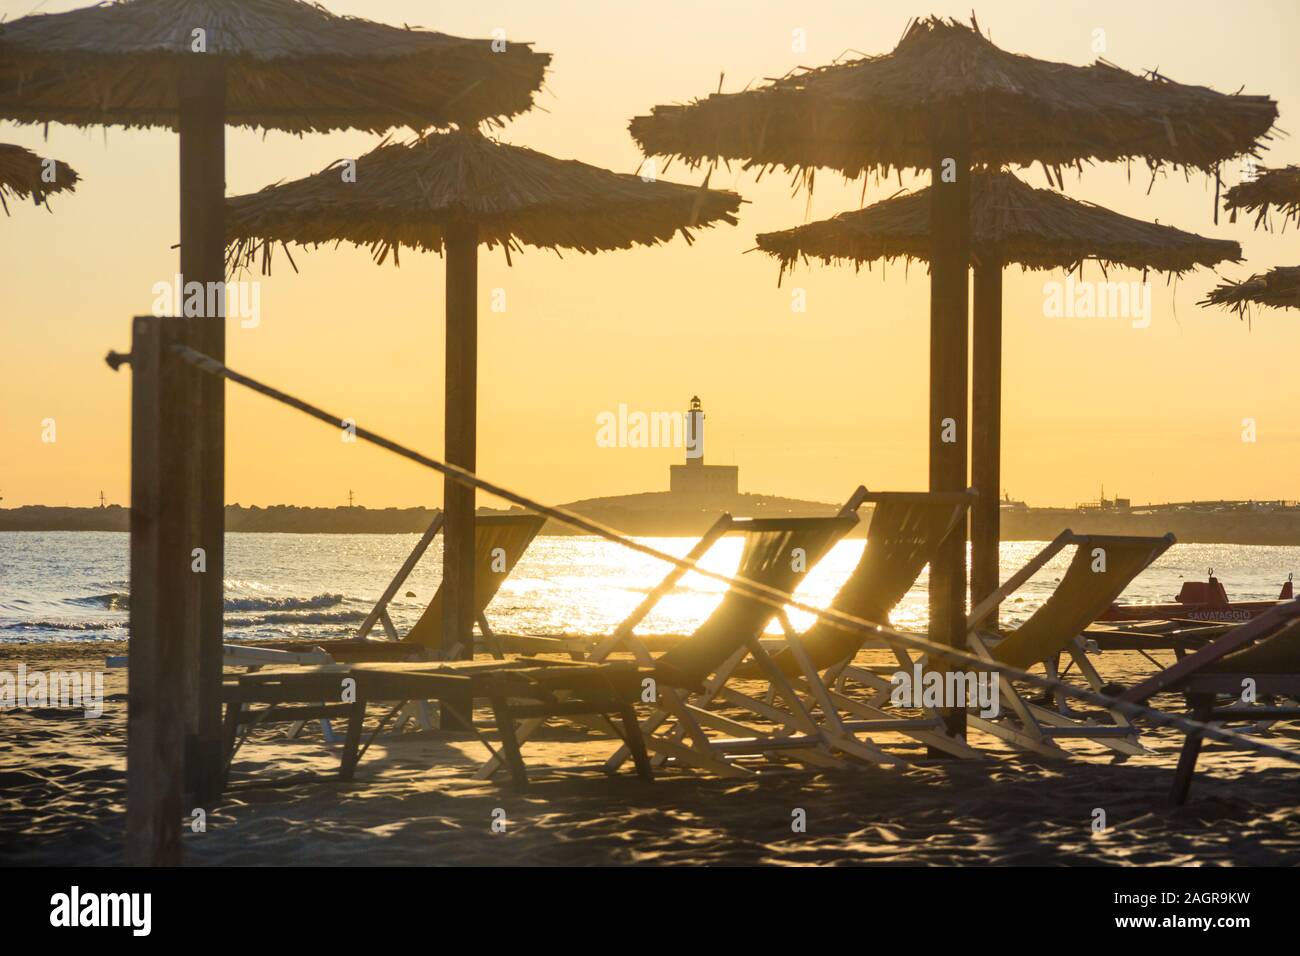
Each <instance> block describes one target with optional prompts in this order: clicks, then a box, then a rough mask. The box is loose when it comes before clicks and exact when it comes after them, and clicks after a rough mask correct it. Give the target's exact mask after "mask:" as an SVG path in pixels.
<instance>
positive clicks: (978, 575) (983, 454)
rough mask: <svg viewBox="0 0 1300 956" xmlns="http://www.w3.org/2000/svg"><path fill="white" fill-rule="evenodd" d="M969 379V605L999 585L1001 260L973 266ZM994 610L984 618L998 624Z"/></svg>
mask: <svg viewBox="0 0 1300 956" xmlns="http://www.w3.org/2000/svg"><path fill="white" fill-rule="evenodd" d="M974 273H975V281H974V294H973V298H974V303H973V309H972V311H973V313H974V320H973V332H972V338H973V340H974V345H973V346H972V352H973V353H974V356H973V360H972V363H971V364H972V366H973V368H972V372H971V375H972V380H971V406H972V407H971V422H972V425H971V476H972V481H973V483H974V485H975V487H976V489H977V490H978V491H979V493H980V496H979V498H978V499H977V500H976V501H975V503H974V505H972V507H971V521H970V540H971V549H970V550H971V569H970V593H971V604H972V605H976V604H979V602H980V601H982V600H984V599H985V598H986V597H988V596H989V595H990V594H992V593H993V592H994V591H996V590H997V589H998V584H999V583H1000V581H999V578H1000V577H1001V574H1000V571H999V557H998V555H999V540H998V539H999V534H1000V527H999V517H1000V510H999V509H1000V508H1001V503H1000V501H999V499H1000V497H1001V494H1002V492H1001V488H1002V469H1001V463H1000V458H1001V455H1002V263H1001V262H1000V261H996V260H990V261H980V262H978V263H977V264H976V266H975V268H974ZM997 613H998V612H997V610H996V609H995V610H994V611H993V614H992V616H991V617H990V618H988V619H987V620H986V621H985V626H986V627H992V628H996V627H997V624H998V620H997Z"/></svg>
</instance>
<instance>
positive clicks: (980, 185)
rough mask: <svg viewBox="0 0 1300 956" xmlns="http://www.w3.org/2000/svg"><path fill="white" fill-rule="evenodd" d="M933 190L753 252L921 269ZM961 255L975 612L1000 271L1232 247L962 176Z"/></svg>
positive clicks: (989, 504) (1183, 258) (997, 353)
mask: <svg viewBox="0 0 1300 956" xmlns="http://www.w3.org/2000/svg"><path fill="white" fill-rule="evenodd" d="M933 189H934V187H927V188H925V189H922V190H919V191H918V192H914V193H908V194H905V195H900V196H895V197H893V198H890V199H886V200H884V201H883V202H878V203H876V204H874V205H872V206H869V207H867V208H866V209H860V210H857V211H854V212H846V213H842V214H840V215H838V216H836V217H834V218H833V219H825V220H822V221H821V222H813V223H809V224H808V225H805V226H799V227H797V228H795V229H786V230H783V231H781V232H769V233H763V234H761V235H759V237H758V248H759V249H761V250H762V251H763V252H766V253H768V254H770V255H772V256H774V257H776V258H777V259H778V260H780V263H781V274H782V275H784V274H785V271H786V270H787V269H789V268H791V267H792V266H793V265H794V263H795V262H797V261H798V260H800V259H802V260H804V261H805V262H807V261H808V260H812V259H816V260H820V261H821V262H822V263H824V264H827V265H829V264H832V263H839V262H852V263H853V264H854V266H855V268H860V267H861V266H862V265H863V263H871V262H873V261H874V260H877V259H883V260H885V261H889V260H892V259H895V258H902V259H905V260H908V261H910V260H913V259H919V260H922V261H929V259H930V256H931V254H932V251H933V246H934V244H933V242H932V241H931V237H930V215H931V211H930V206H931V199H932V194H933ZM970 246H971V267H972V269H973V270H974V273H975V278H974V288H975V292H974V298H975V302H974V330H973V336H972V337H973V339H974V351H975V360H974V380H973V382H972V388H971V391H972V393H973V406H974V407H973V409H972V419H973V420H972V425H971V433H972V441H971V475H972V478H973V481H974V484H975V486H976V487H977V488H979V489H981V490H982V491H983V492H985V493H984V494H982V495H981V497H980V499H979V500H978V501H977V502H976V505H975V507H974V509H973V510H972V512H971V602H972V604H978V603H979V602H980V601H981V600H983V599H984V598H985V597H987V596H988V595H989V594H991V593H993V591H995V590H996V589H997V587H998V583H999V575H998V538H999V527H998V525H999V520H998V519H999V504H998V489H999V488H1001V486H1002V478H1001V465H1000V462H1001V444H1002V378H1001V376H1002V356H1001V352H1002V270H1003V269H1004V268H1005V267H1006V266H1009V265H1020V266H1021V267H1022V268H1025V269H1066V270H1070V269H1074V268H1075V267H1080V268H1081V267H1082V264H1083V262H1084V261H1085V260H1094V261H1097V262H1099V263H1100V264H1101V266H1102V268H1103V269H1105V268H1108V267H1110V266H1125V267H1127V268H1131V269H1141V270H1143V272H1146V271H1147V270H1156V271H1159V272H1168V273H1173V274H1175V275H1178V274H1181V273H1183V272H1185V271H1187V270H1189V269H1193V268H1196V267H1197V266H1213V265H1214V264H1216V263H1218V262H1222V261H1224V260H1231V261H1237V260H1239V259H1240V258H1241V246H1240V245H1238V244H1237V243H1236V242H1231V241H1229V240H1226V239H1207V238H1205V237H1203V236H1198V235H1195V234H1193V233H1190V232H1183V231H1182V230H1180V229H1175V228H1173V227H1172V226H1161V225H1157V224H1155V223H1150V222H1144V221H1142V220H1140V219H1134V218H1132V217H1130V216H1125V215H1121V214H1120V213H1117V212H1112V211H1111V210H1109V209H1104V208H1102V207H1101V206H1097V205H1094V204H1092V203H1087V202H1080V201H1078V200H1075V199H1070V198H1069V197H1067V196H1065V195H1063V194H1062V193H1059V192H1056V191H1055V190H1051V189H1034V188H1033V187H1031V186H1028V185H1026V184H1025V183H1024V182H1022V181H1021V180H1019V179H1017V178H1016V177H1015V176H1013V175H1012V174H1011V173H1009V172H1004V171H999V172H986V171H978V172H973V173H972V176H971V213H970ZM994 620H996V618H994Z"/></svg>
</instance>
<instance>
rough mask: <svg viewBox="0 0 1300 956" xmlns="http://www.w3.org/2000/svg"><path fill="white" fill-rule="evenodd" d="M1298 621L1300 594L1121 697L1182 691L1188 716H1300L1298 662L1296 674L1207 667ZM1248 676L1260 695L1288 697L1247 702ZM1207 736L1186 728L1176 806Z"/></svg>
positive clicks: (1217, 719)
mask: <svg viewBox="0 0 1300 956" xmlns="http://www.w3.org/2000/svg"><path fill="white" fill-rule="evenodd" d="M1297 621H1300V600H1296V601H1291V602H1289V603H1287V604H1282V605H1279V606H1277V607H1275V608H1270V609H1269V610H1268V611H1265V612H1264V613H1263V614H1261V615H1259V616H1258V617H1256V618H1254V619H1252V620H1250V621H1247V622H1246V623H1244V624H1240V625H1238V626H1236V627H1234V628H1232V629H1231V630H1230V631H1228V632H1227V633H1225V634H1223V635H1222V636H1220V637H1218V638H1216V639H1215V640H1213V641H1211V642H1210V643H1208V644H1206V645H1205V646H1204V647H1202V648H1200V649H1199V650H1197V651H1195V652H1194V653H1191V654H1188V655H1186V656H1185V657H1182V658H1180V659H1179V660H1178V661H1177V662H1176V663H1175V664H1173V665H1172V666H1170V667H1167V668H1165V669H1164V670H1162V671H1160V672H1159V673H1157V674H1155V675H1153V676H1151V677H1149V678H1147V679H1146V680H1145V681H1143V682H1142V683H1140V684H1138V685H1136V686H1134V687H1132V688H1130V689H1129V690H1127V691H1125V692H1124V694H1123V695H1122V699H1123V700H1124V701H1126V702H1128V703H1134V704H1145V703H1147V702H1148V701H1150V699H1151V698H1152V697H1154V696H1155V695H1156V694H1159V693H1161V692H1163V691H1181V692H1182V693H1183V695H1184V696H1185V698H1186V700H1187V705H1188V709H1189V711H1190V714H1189V716H1190V717H1191V718H1192V719H1193V720H1195V721H1198V722H1200V723H1203V724H1208V723H1233V722H1245V723H1254V722H1256V721H1260V720H1265V721H1267V722H1269V723H1272V722H1274V721H1277V720H1300V666H1298V667H1297V673H1293V674H1286V673H1280V674H1279V673H1248V672H1245V671H1241V672H1237V671H1223V670H1218V669H1216V670H1212V671H1211V670H1209V669H1208V668H1209V667H1210V665H1212V664H1215V663H1216V662H1217V661H1219V660H1220V659H1221V658H1224V657H1227V656H1228V655H1229V654H1231V653H1232V652H1234V651H1238V650H1242V649H1244V648H1246V647H1247V646H1248V645H1250V644H1252V643H1256V642H1264V641H1267V640H1268V639H1269V638H1271V637H1273V636H1275V635H1276V634H1277V633H1279V632H1280V631H1282V630H1283V629H1285V628H1287V627H1289V626H1294V625H1295V623H1296V622H1297ZM1246 678H1250V679H1251V680H1252V681H1253V682H1254V685H1255V693H1256V695H1257V696H1258V697H1264V698H1277V697H1280V698H1283V700H1284V701H1285V703H1282V704H1281V705H1278V704H1275V703H1268V704H1246V703H1244V702H1243V701H1242V689H1243V683H1244V681H1245V679H1246ZM1225 699H1226V700H1225ZM1203 740H1204V737H1203V735H1202V734H1201V733H1198V732H1196V731H1188V732H1187V735H1186V738H1185V740H1184V742H1183V747H1182V750H1181V752H1180V753H1179V755H1178V768H1177V769H1176V770H1175V772H1174V780H1173V784H1172V786H1171V787H1170V790H1169V802H1170V803H1171V804H1173V805H1175V806H1181V805H1182V804H1184V803H1186V802H1187V797H1188V794H1189V792H1190V791H1191V786H1192V777H1193V776H1194V775H1195V773H1196V762H1197V760H1198V758H1199V757H1200V753H1201V745H1202V743H1203Z"/></svg>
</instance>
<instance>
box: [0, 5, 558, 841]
mask: <svg viewBox="0 0 1300 956" xmlns="http://www.w3.org/2000/svg"><path fill="white" fill-rule="evenodd" d="M494 47H497V48H498V49H494ZM499 47H500V44H499V43H497V42H495V41H491V40H470V39H462V38H460V37H452V36H447V35H444V34H441V33H433V32H428V31H424V30H413V29H406V28H398V27H392V26H387V25H384V24H380V23H372V22H370V21H368V20H362V19H357V18H353V17H341V16H335V15H334V14H331V13H329V12H328V11H327V10H325V9H324V8H322V7H320V6H319V5H317V4H314V3H304V2H299V0H126V2H122V3H112V4H102V5H98V6H93V7H87V8H83V9H79V10H74V11H71V12H68V13H60V14H47V15H35V16H28V17H23V18H21V19H18V20H15V21H13V22H12V23H7V24H3V25H0V118H3V119H11V120H16V121H18V122H23V123H48V122H61V123H73V124H77V125H114V126H126V127H138V126H162V127H166V128H169V129H175V130H176V131H177V132H178V133H179V139H180V194H181V223H180V226H181V228H180V246H181V252H180V260H181V261H180V272H181V274H182V276H183V278H184V281H185V283H186V284H187V285H188V284H189V283H193V282H198V283H202V284H203V285H204V286H205V287H211V286H209V284H216V283H221V282H222V281H223V280H224V278H225V275H224V258H225V236H224V228H223V226H222V220H221V217H222V200H223V198H224V193H225V126H226V124H227V123H230V124H233V125H236V126H245V127H253V128H261V129H276V130H285V131H288V132H293V133H305V132H325V131H329V130H335V129H364V130H370V131H373V132H382V131H384V130H388V129H391V128H393V127H395V126H410V127H413V128H416V129H423V128H425V127H428V126H447V125H450V124H453V123H477V122H480V121H485V120H486V121H493V120H499V119H501V118H505V117H509V116H513V115H515V114H518V113H521V112H523V111H524V110H527V109H528V108H529V107H530V106H531V104H532V96H533V94H534V92H535V91H536V90H537V89H538V88H539V86H540V85H541V82H542V79H543V75H544V73H545V69H546V66H547V64H548V62H549V60H550V57H549V55H548V54H543V53H537V52H534V51H533V50H532V49H531V48H530V47H529V45H528V44H524V43H509V44H507V45H506V48H505V49H504V50H499ZM221 311H222V312H223V313H224V309H223V310H221ZM206 318H207V319H209V320H210V321H206V322H200V323H199V325H200V326H202V327H203V328H202V331H201V332H200V333H199V337H198V340H197V343H196V344H197V346H198V348H200V349H201V350H202V351H204V352H207V353H208V354H210V355H212V356H214V357H216V358H218V359H224V355H225V330H224V322H222V321H221V319H220V316H206ZM190 374H191V375H192V378H193V381H194V383H195V384H194V388H196V389H198V390H199V395H200V399H201V407H202V409H203V420H202V422H201V424H200V430H201V434H202V443H203V449H204V454H203V459H204V460H203V461H202V462H201V463H200V464H199V466H198V467H201V468H202V475H203V480H202V481H201V482H200V484H199V488H200V489H201V491H200V492H199V497H200V502H199V505H198V510H199V518H198V523H199V528H200V533H199V537H200V539H201V543H202V545H203V547H204V548H205V550H206V555H207V571H206V573H205V574H203V575H197V576H195V575H192V576H191V577H198V578H199V579H200V580H199V583H197V584H187V585H186V586H185V588H184V590H185V592H186V593H188V591H189V590H190V589H196V590H197V594H196V595H195V596H194V602H195V603H194V605H193V606H194V607H196V608H197V610H196V617H197V621H198V623H197V625H196V633H195V634H194V635H193V636H192V637H187V638H186V639H185V642H186V643H187V645H188V644H190V643H193V644H194V650H193V657H194V658H195V660H193V661H192V662H191V663H190V664H189V665H188V666H187V667H186V673H187V675H189V676H188V677H187V679H191V678H192V679H193V680H194V681H195V684H194V685H193V686H190V687H187V690H188V693H187V703H188V705H189V710H188V712H187V714H186V718H187V720H186V723H187V731H188V735H189V747H190V752H191V754H192V755H193V758H194V759H192V760H187V762H186V765H187V768H191V769H187V771H186V773H187V777H189V783H190V785H191V789H192V790H193V792H194V793H196V794H197V795H198V796H199V797H200V798H203V799H206V798H207V797H209V796H215V795H216V794H217V793H218V792H219V775H220V767H221V734H220V730H221V727H220V703H219V694H220V681H221V632H222V605H223V601H222V574H223V569H224V560H223V541H222V538H223V531H224V510H223V508H224V480H223V475H224V460H225V455H224V432H225V427H224V424H225V405H224V389H223V388H222V383H221V381H220V380H218V379H213V378H211V377H207V376H203V375H201V374H200V373H195V372H192V373H190ZM180 583H181V582H178V587H179V586H180ZM194 768H197V769H194ZM173 816H174V815H173ZM172 829H174V827H172ZM168 839H169V840H170V839H172V838H168ZM176 839H178V838H176ZM169 852H170V851H169ZM176 852H179V851H178V850H177V851H176Z"/></svg>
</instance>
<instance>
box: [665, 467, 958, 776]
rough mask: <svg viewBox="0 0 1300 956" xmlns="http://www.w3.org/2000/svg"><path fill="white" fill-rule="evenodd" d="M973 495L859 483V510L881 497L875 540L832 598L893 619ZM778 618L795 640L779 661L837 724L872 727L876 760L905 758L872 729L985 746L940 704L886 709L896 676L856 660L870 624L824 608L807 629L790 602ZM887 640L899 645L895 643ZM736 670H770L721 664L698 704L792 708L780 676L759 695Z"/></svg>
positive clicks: (841, 605)
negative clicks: (902, 711)
mask: <svg viewBox="0 0 1300 956" xmlns="http://www.w3.org/2000/svg"><path fill="white" fill-rule="evenodd" d="M974 497H975V493H974V491H965V492H956V493H937V492H870V491H868V490H867V489H866V488H865V487H859V488H858V490H857V491H856V492H855V493H854V495H853V497H852V498H850V499H849V502H848V503H847V504H846V505H845V508H846V509H848V510H852V511H857V509H858V508H860V507H861V506H862V505H863V504H866V503H871V504H873V505H874V507H873V509H872V512H871V519H870V524H869V526H868V531H867V542H866V545H865V546H864V548H863V550H862V557H861V559H860V560H859V561H858V564H857V566H856V567H855V568H854V569H853V572H852V573H851V574H850V575H849V577H848V579H847V580H845V582H844V584H843V585H841V586H840V589H839V591H838V592H837V593H836V595H835V598H834V600H833V601H832V602H831V608H832V609H833V610H835V611H839V612H840V613H843V614H847V615H850V616H853V617H857V618H861V619H863V620H866V621H870V622H872V623H881V624H887V623H888V622H889V615H890V612H891V611H892V610H893V609H894V607H895V606H896V605H897V604H898V602H899V601H901V600H902V599H903V597H904V596H905V595H906V594H907V592H908V591H910V590H911V588H912V586H913V585H914V584H915V583H916V580H917V578H918V577H920V574H921V571H922V570H924V568H925V567H926V565H928V564H929V563H930V560H931V558H933V556H934V555H935V553H936V552H937V550H938V548H939V546H940V545H941V544H942V543H943V541H944V540H945V539H946V538H947V537H948V535H949V533H950V532H951V531H952V530H953V529H954V528H955V527H956V526H957V525H958V524H959V523H960V522H961V521H962V519H963V518H964V517H965V515H966V510H967V508H968V507H969V505H970V503H971V501H973V500H974ZM777 618H778V620H779V621H780V623H781V626H782V629H783V631H784V632H785V634H786V635H787V636H788V638H789V639H790V640H789V643H788V644H787V646H785V647H783V648H781V649H780V650H778V651H777V652H776V653H775V654H773V655H772V661H773V663H774V664H775V665H776V666H777V667H778V668H779V669H780V670H781V672H782V673H783V674H784V675H785V676H786V677H787V678H789V679H790V681H791V683H792V684H793V685H794V686H795V687H796V689H797V690H799V691H800V692H801V693H802V694H803V695H804V699H803V703H804V705H805V707H806V708H807V709H808V710H809V711H811V712H813V713H817V712H820V713H821V717H822V719H823V720H825V721H829V722H830V724H831V728H832V730H833V731H834V733H836V734H837V735H842V734H850V735H854V736H857V735H866V737H867V739H866V740H864V741H863V742H864V744H866V745H867V746H868V747H869V748H870V749H869V750H868V752H869V753H870V754H871V755H872V757H873V759H875V760H876V761H877V762H888V763H894V762H896V761H895V760H894V759H892V758H891V759H889V760H887V761H886V760H882V759H881V751H880V750H879V747H878V745H877V744H875V742H874V741H871V740H870V735H871V734H872V733H887V732H896V733H902V734H904V735H906V736H909V737H912V738H914V739H915V740H917V741H919V742H921V743H924V744H926V745H927V746H929V747H934V748H936V749H939V750H943V751H945V752H947V753H951V754H953V755H954V756H960V757H968V758H977V757H979V756H980V755H979V754H978V753H977V752H976V751H975V750H973V749H972V748H971V747H970V746H969V745H967V744H966V742H965V741H963V740H961V739H960V738H956V737H952V736H950V735H949V734H948V733H947V732H946V731H945V730H944V724H943V717H942V715H941V714H940V713H939V712H938V711H937V710H934V709H931V708H923V709H922V711H923V712H922V716H920V717H916V718H908V717H899V715H898V714H897V713H890V712H888V711H886V710H884V709H883V706H882V701H881V699H880V698H881V697H887V696H888V692H889V690H890V689H892V685H891V684H890V682H889V680H888V679H886V678H884V677H882V676H880V675H878V674H876V673H875V672H873V671H870V670H867V669H865V668H861V667H856V666H854V665H853V659H854V657H855V656H856V655H857V654H858V652H859V651H860V650H862V648H863V645H864V643H865V638H864V635H863V634H862V633H861V632H859V631H849V630H845V629H843V628H840V627H836V626H835V625H834V624H832V623H830V621H828V620H827V619H826V618H824V617H820V618H818V619H817V621H816V622H814V623H813V625H812V626H811V627H810V628H809V629H808V630H807V631H805V632H804V633H802V634H797V633H796V632H795V630H794V627H793V625H792V624H791V623H790V619H789V617H788V615H787V614H786V613H785V611H784V610H782V611H779V612H778V613H777ZM886 646H888V647H891V649H892V645H889V644H887V645H886ZM894 653H895V656H896V657H897V658H898V661H899V663H900V665H901V664H903V663H904V661H906V660H908V658H907V657H906V656H905V655H903V654H901V653H900V652H899V650H898V649H894ZM733 676H734V677H736V678H742V679H745V678H747V679H754V678H762V676H763V675H762V673H761V671H760V670H759V669H758V667H757V666H756V664H755V663H754V662H752V661H747V662H745V663H744V664H741V665H740V666H737V667H736V668H735V669H734V671H732V672H730V673H728V672H727V671H725V670H720V671H719V672H718V673H716V674H715V675H713V677H712V678H711V679H710V680H709V682H708V684H707V686H706V692H705V694H703V695H701V697H700V698H699V699H698V700H696V701H695V703H696V705H697V706H701V707H703V706H707V705H708V704H709V703H711V702H712V701H713V700H722V701H724V702H726V703H728V704H731V705H733V706H738V707H742V708H746V709H750V710H753V711H755V712H756V713H758V714H759V715H761V716H764V717H767V718H769V719H772V718H776V717H779V716H783V712H780V711H774V710H773V708H772V703H773V694H774V687H773V685H771V684H770V683H769V684H768V690H767V693H766V695H765V697H764V698H763V699H762V700H760V699H758V698H755V697H754V696H752V695H747V694H745V693H743V692H742V691H741V690H740V689H739V688H737V687H736V686H735V682H734V681H733V680H731V679H730V678H731V677H733ZM850 684H861V685H863V686H864V687H865V688H866V689H867V691H868V694H869V697H868V699H866V700H863V699H858V698H853V697H849V696H846V694H845V691H846V690H848V689H849V685H850ZM832 688H833V689H832ZM794 730H796V728H795V726H794V724H793V723H791V724H788V725H787V727H786V732H791V731H794ZM679 732H680V731H679Z"/></svg>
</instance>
